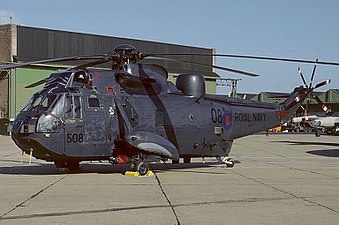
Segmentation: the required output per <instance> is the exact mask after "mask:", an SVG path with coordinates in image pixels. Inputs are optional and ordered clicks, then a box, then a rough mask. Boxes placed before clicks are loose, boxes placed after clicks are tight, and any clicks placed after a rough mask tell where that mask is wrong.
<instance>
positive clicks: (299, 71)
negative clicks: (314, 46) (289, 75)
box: [298, 67, 308, 88]
mask: <svg viewBox="0 0 339 225" xmlns="http://www.w3.org/2000/svg"><path fill="white" fill-rule="evenodd" d="M298 73H299V75H300V76H301V79H302V80H303V82H304V84H305V86H306V88H308V86H307V83H306V80H305V77H304V75H303V73H302V72H301V69H300V67H298Z"/></svg>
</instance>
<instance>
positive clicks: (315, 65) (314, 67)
mask: <svg viewBox="0 0 339 225" xmlns="http://www.w3.org/2000/svg"><path fill="white" fill-rule="evenodd" d="M317 62H318V59H316V60H315V63H314V66H313V71H312V76H311V83H310V88H312V83H313V78H314V73H315V69H316V68H317Z"/></svg>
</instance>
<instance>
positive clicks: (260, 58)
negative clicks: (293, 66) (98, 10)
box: [145, 53, 339, 66]
mask: <svg viewBox="0 0 339 225" xmlns="http://www.w3.org/2000/svg"><path fill="white" fill-rule="evenodd" d="M185 55H187V56H210V57H211V56H217V57H226V58H242V59H256V60H269V61H283V62H293V63H312V64H314V63H317V64H323V65H332V66H339V62H326V61H312V60H303V59H289V58H277V57H266V56H252V55H233V54H199V53H166V54H161V53H160V54H145V56H185Z"/></svg>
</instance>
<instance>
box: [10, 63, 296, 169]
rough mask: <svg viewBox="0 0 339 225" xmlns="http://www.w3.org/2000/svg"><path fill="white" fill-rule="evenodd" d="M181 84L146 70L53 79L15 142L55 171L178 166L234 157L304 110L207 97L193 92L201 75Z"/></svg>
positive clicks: (79, 72) (28, 111) (134, 67)
mask: <svg viewBox="0 0 339 225" xmlns="http://www.w3.org/2000/svg"><path fill="white" fill-rule="evenodd" d="M183 77H184V78H185V79H186V78H187V79H186V80H185V79H184V80H183V81H181V83H179V84H178V83H177V85H176V86H175V85H174V84H173V83H171V82H169V81H167V74H166V71H165V70H164V69H163V68H161V67H159V66H154V65H141V64H129V65H125V67H123V68H120V69H118V70H102V69H75V70H69V71H66V72H61V73H55V74H52V75H51V76H50V77H49V78H48V81H47V83H46V84H45V86H44V88H43V89H42V90H41V91H39V92H37V93H36V94H35V95H33V97H32V99H31V100H30V102H29V103H28V104H27V106H26V107H25V108H24V109H23V110H22V111H21V112H20V113H19V115H18V116H17V118H16V119H15V121H14V123H13V129H12V138H13V140H14V141H15V143H16V144H17V145H18V146H19V148H20V149H22V150H23V151H24V152H26V153H27V154H30V153H31V152H32V154H33V156H34V157H36V158H39V159H43V160H46V161H54V162H55V163H56V164H58V163H64V162H80V161H86V160H106V159H110V158H111V157H118V156H119V157H120V156H125V158H124V159H125V160H124V161H123V162H127V160H126V157H127V158H132V157H134V156H136V155H138V154H139V153H140V152H141V153H144V155H155V156H158V157H159V158H171V159H175V160H178V159H179V157H183V158H185V157H189V158H193V157H208V156H228V155H229V153H230V150H231V147H232V143H233V140H235V139H237V138H240V137H243V136H246V135H250V134H253V133H256V132H259V131H263V130H267V129H269V128H272V127H275V126H277V125H279V124H281V123H283V122H284V121H286V120H287V119H289V118H290V117H291V116H292V113H291V112H292V111H293V110H296V108H297V107H298V106H297V105H295V104H294V103H293V99H294V97H295V96H296V95H295V96H292V97H291V98H290V101H289V102H287V103H285V105H281V104H280V105H277V104H270V103H260V102H255V101H248V100H243V99H235V98H228V97H225V96H218V95H208V94H205V92H204V91H205V90H204V83H203V84H201V83H199V82H198V84H197V87H194V84H193V87H192V86H189V85H191V83H190V82H193V83H194V82H196V80H197V79H199V78H200V79H201V77H202V76H201V75H192V74H185V75H183ZM202 79H203V78H202ZM201 82H204V81H201ZM186 83H189V84H187V85H188V87H185V85H186ZM182 86H184V87H182ZM179 89H181V90H179ZM296 93H297V92H296ZM297 94H298V93H297ZM291 102H292V103H291ZM291 104H292V105H291ZM288 105H291V106H290V107H289V109H288V110H286V109H285V108H286V106H288ZM128 135H129V136H128ZM136 139H138V140H140V143H139V142H138V143H135V144H133V143H134V141H136ZM166 149H167V150H166ZM176 151H177V152H176Z"/></svg>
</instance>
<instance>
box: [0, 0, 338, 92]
mask: <svg viewBox="0 0 339 225" xmlns="http://www.w3.org/2000/svg"><path fill="white" fill-rule="evenodd" d="M10 17H11V19H10ZM10 22H12V23H15V24H20V25H25V26H32V27H42V28H49V29H56V30H66V31H74V32H81V33H91V34H100V35H108V36H115V37H124V38H133V39H141V40H148V41H157V42H164V43H173V44H180V45H189V46H195V47H203V48H215V49H216V52H217V53H220V54H243V55H257V56H271V57H282V58H295V59H305V60H315V59H316V58H319V60H320V61H334V62H339V1H337V0H322V1H319V0H299V1H298V0H284V1H278V0H276V1H274V0H271V1H270V0H237V1H235V0H233V1H231V0H215V1H214V0H211V1H206V0H171V1H165V0H163V1H159V0H142V1H141V0H116V1H115V0H97V1H93V0H67V1H66V0H30V1H27V0H10V1H9V0H0V24H5V23H10ZM216 64H217V65H219V66H224V67H229V68H234V69H240V70H245V71H249V72H253V73H257V74H259V75H260V76H259V77H255V78H253V77H247V76H241V75H237V74H232V73H228V72H223V71H218V70H217V71H216V72H217V73H218V74H219V75H220V76H221V77H226V78H236V79H241V81H239V83H238V92H242V93H259V92H261V91H272V92H291V91H292V90H293V89H294V88H295V87H297V86H300V85H302V81H301V79H300V76H299V74H298V71H297V68H298V66H299V67H301V69H302V72H303V74H304V75H305V78H306V80H307V81H308V82H309V79H310V75H311V73H312V69H313V65H312V64H302V63H286V62H270V61H257V60H247V59H229V58H217V61H216ZM329 78H330V79H331V81H332V82H331V84H329V85H327V86H325V87H323V88H320V89H317V91H326V90H328V89H330V88H331V89H334V88H339V66H323V65H318V67H317V71H316V76H315V79H314V83H318V82H321V81H323V80H326V79H329ZM228 91H229V89H228V88H218V92H219V93H226V92H227V93H228ZM227 93H226V94H227Z"/></svg>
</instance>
